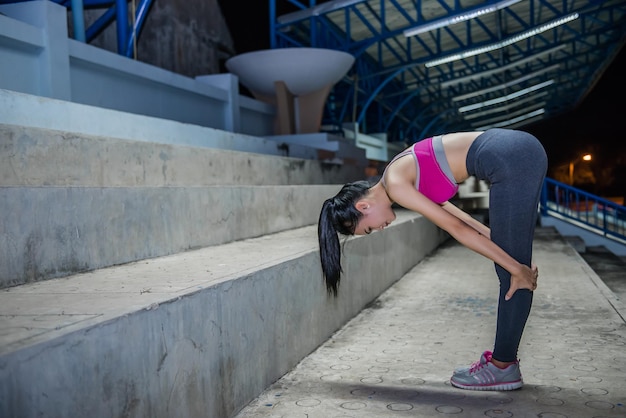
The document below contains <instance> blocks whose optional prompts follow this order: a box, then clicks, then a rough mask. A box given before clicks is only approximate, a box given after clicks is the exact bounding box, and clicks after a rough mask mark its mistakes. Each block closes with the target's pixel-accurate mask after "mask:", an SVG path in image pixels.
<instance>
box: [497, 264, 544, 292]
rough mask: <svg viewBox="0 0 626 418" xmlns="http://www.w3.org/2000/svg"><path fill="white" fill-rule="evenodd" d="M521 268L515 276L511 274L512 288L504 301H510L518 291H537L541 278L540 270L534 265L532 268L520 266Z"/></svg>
mask: <svg viewBox="0 0 626 418" xmlns="http://www.w3.org/2000/svg"><path fill="white" fill-rule="evenodd" d="M520 266H521V268H520V270H519V271H518V272H516V273H515V274H511V286H510V287H509V291H508V292H506V296H505V297H504V300H509V299H511V298H512V297H513V294H514V293H515V292H516V291H517V289H528V290H530V291H531V292H532V291H534V290H535V289H537V278H538V277H539V269H538V268H537V266H536V265H535V264H533V263H531V265H530V267H528V266H526V265H524V264H520Z"/></svg>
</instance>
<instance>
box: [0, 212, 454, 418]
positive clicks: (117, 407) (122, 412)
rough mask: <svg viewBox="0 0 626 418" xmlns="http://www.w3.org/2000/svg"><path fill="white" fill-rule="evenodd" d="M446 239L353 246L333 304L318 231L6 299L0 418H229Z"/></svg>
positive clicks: (432, 234) (0, 312)
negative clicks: (324, 279) (323, 273)
mask: <svg viewBox="0 0 626 418" xmlns="http://www.w3.org/2000/svg"><path fill="white" fill-rule="evenodd" d="M446 238H447V236H446V235H445V234H444V233H442V232H441V231H440V230H439V229H438V228H436V227H435V226H434V225H433V224H432V223H430V222H428V221H427V220H425V219H424V218H422V217H420V216H419V215H416V214H414V213H410V212H398V219H397V221H396V222H395V223H394V224H393V225H392V226H391V227H390V228H388V229H386V230H385V231H384V232H382V233H375V234H372V235H371V236H369V237H354V238H350V239H348V240H347V242H346V243H345V248H344V251H345V253H344V259H343V260H344V261H343V265H344V272H345V276H344V278H343V280H342V284H341V287H340V295H339V298H337V299H332V298H329V297H328V296H327V294H326V291H325V288H324V286H323V283H322V280H321V272H320V268H319V254H318V252H317V236H316V227H315V226H308V227H304V228H299V229H294V230H290V231H285V232H281V233H277V234H273V235H267V236H264V237H260V238H254V239H249V240H244V241H239V242H233V243H230V244H224V245H220V246H216V247H211V248H205V249H201V250H197V251H190V252H186V253H181V254H177V255H173V256H168V257H162V258H158V259H153V260H145V261H142V262H138V263H132V264H129V265H125V266H118V267H111V268H108V269H103V270H98V271H94V272H92V273H86V274H80V275H75V276H71V277H68V278H62V279H54V280H49V281H46V282H42V283H36V284H30V285H24V286H19V287H15V288H11V289H7V290H5V291H3V292H1V293H0V321H1V322H0V335H1V339H0V342H1V344H0V347H1V349H0V350H1V354H0V399H3V402H1V403H0V416H7V417H9V416H11V417H13V416H19V417H35V416H40V415H41V414H44V415H45V416H89V417H90V418H98V417H103V418H104V417H106V418H109V417H112V416H126V417H145V416H150V417H170V416H176V417H180V418H184V417H190V418H192V417H193V418H197V417H199V416H207V417H228V416H233V415H234V413H236V412H237V411H238V410H239V409H241V408H242V407H243V406H244V405H246V404H247V403H248V402H249V401H250V400H252V399H253V398H254V397H256V396H258V394H259V393H261V391H262V390H263V389H264V388H266V387H267V386H269V385H270V384H271V383H272V382H274V381H275V380H277V379H278V378H279V377H280V376H282V375H283V374H285V373H286V372H287V371H289V370H290V369H292V368H293V367H294V366H295V365H296V364H297V363H298V362H299V361H300V360H301V359H302V358H304V357H305V356H306V355H308V354H309V353H310V352H312V351H313V350H314V349H315V348H316V347H318V346H319V345H320V344H321V343H322V342H324V341H325V340H327V339H328V338H329V337H330V336H331V335H332V333H333V332H335V331H336V330H338V329H339V328H340V327H341V326H342V325H343V324H345V323H346V322H347V321H348V320H350V319H351V318H352V317H354V316H355V315H356V314H357V313H358V312H359V311H360V310H361V309H362V308H363V307H364V306H365V305H367V304H368V303H369V302H371V301H372V300H374V299H375V298H376V297H377V296H378V295H380V294H381V293H382V292H383V291H384V290H385V289H387V288H388V287H389V286H390V285H391V284H393V283H394V282H395V281H397V280H398V279H399V278H401V277H402V276H403V275H404V274H405V273H406V272H407V271H408V270H409V269H410V268H412V267H413V266H414V265H415V264H417V263H418V262H419V261H420V260H422V259H423V257H424V256H425V255H427V254H428V253H430V252H431V251H432V250H433V249H435V248H436V247H437V246H438V245H439V244H440V243H441V242H442V241H443V240H445V239H446Z"/></svg>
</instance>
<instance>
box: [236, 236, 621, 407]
mask: <svg viewBox="0 0 626 418" xmlns="http://www.w3.org/2000/svg"><path fill="white" fill-rule="evenodd" d="M534 261H535V262H536V264H537V265H538V266H539V269H540V281H539V288H538V289H537V291H536V292H535V297H534V304H533V308H532V312H531V315H530V318H529V320H528V323H527V327H526V330H525V333H524V336H523V339H522V343H521V346H520V349H519V353H518V355H519V358H520V365H521V370H522V374H523V378H524V382H525V385H524V387H523V388H522V389H520V390H516V391H508V392H506V391H501V392H480V391H465V390H460V389H457V388H454V387H452V386H451V385H450V383H449V378H450V375H451V372H452V370H453V369H454V368H455V367H456V366H459V365H464V364H469V363H471V362H473V361H475V360H477V359H478V357H479V356H480V354H481V353H482V351H484V350H487V349H491V348H492V341H493V335H494V330H495V320H496V294H497V279H496V276H495V273H494V271H493V265H492V264H491V263H490V262H489V261H488V260H486V259H484V258H483V257H481V256H479V255H476V254H475V253H473V252H471V251H470V250H468V249H466V248H464V247H463V246H461V245H459V244H458V243H456V242H454V241H449V242H448V243H447V244H445V245H444V246H442V247H441V248H440V249H438V250H437V251H436V252H435V253H434V254H432V255H431V256H429V257H428V258H426V259H425V260H424V261H422V262H421V263H419V264H418V265H417V266H416V267H415V268H413V269H412V270H411V271H410V272H409V273H408V274H406V275H405V276H404V277H403V278H402V279H401V280H400V281H398V282H397V283H396V284H395V285H394V286H392V287H391V288H389V289H388V290H387V291H386V292H385V293H383V294H382V295H381V296H380V297H379V298H378V299H377V300H376V301H375V302H374V303H373V304H371V305H370V306H369V307H368V308H367V309H365V310H363V311H362V312H361V313H360V314H359V315H358V316H357V317H355V318H354V319H353V320H352V321H351V322H349V323H348V324H347V325H346V326H344V327H343V328H342V329H341V330H340V331H338V332H337V333H336V334H335V335H334V336H333V337H332V338H330V339H329V340H328V341H327V342H325V343H324V344H323V345H321V346H320V347H319V348H318V349H317V350H316V351H314V352H313V353H311V354H310V355H309V356H308V357H306V358H305V359H304V360H303V361H301V362H300V363H299V364H298V366H297V367H295V368H294V369H293V370H292V371H291V372H289V373H287V374H286V375H284V376H283V377H282V378H281V379H280V380H278V381H277V382H275V384H273V385H272V386H271V387H269V388H268V389H267V390H266V391H265V392H263V393H262V394H261V395H260V396H259V397H258V398H256V399H255V400H254V401H253V402H251V403H250V404H249V405H248V406H247V407H246V408H244V409H243V410H242V411H240V413H239V414H238V415H237V418H251V417H273V418H277V417H284V418H287V417H289V418H301V417H309V418H315V417H320V418H321V417H324V418H331V417H332V418H338V417H342V418H347V417H352V418H368V417H377V418H378V417H446V416H450V417H541V418H557V417H558V418H565V417H567V418H579V417H581V418H582V417H594V418H601V417H625V416H626V322H625V320H624V318H625V315H626V309H625V307H624V304H623V303H622V302H621V301H620V299H619V298H618V297H617V296H616V294H615V293H614V292H612V291H611V290H610V289H609V288H608V287H607V285H605V284H604V282H603V281H602V280H601V279H600V277H599V276H598V274H596V272H594V271H593V270H592V269H591V268H590V267H589V265H588V264H587V263H585V261H584V260H583V259H582V257H581V255H580V254H578V253H577V252H576V251H575V250H574V248H573V247H572V246H570V245H569V244H568V243H567V242H566V241H565V240H564V239H563V238H562V237H561V236H560V235H558V233H556V231H555V230H554V229H551V228H540V229H539V230H538V231H537V235H536V240H535V253H534ZM346 280H358V278H347V279H346Z"/></svg>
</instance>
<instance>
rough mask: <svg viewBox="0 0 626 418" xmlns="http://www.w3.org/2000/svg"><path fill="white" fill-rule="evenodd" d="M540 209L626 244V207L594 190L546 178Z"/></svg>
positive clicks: (545, 213) (543, 212) (542, 211)
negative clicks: (590, 190)
mask: <svg viewBox="0 0 626 418" xmlns="http://www.w3.org/2000/svg"><path fill="white" fill-rule="evenodd" d="M540 211H541V214H542V215H543V216H555V217H559V218H561V219H563V220H566V221H568V222H571V223H573V224H576V225H578V226H581V227H584V228H585V229H586V230H588V231H591V232H594V233H596V234H598V235H602V236H603V237H605V238H607V239H612V240H614V241H618V242H621V243H626V207H624V206H622V205H619V204H617V203H615V202H612V201H610V200H607V199H603V198H601V197H598V196H596V195H593V194H591V193H587V192H585V191H583V190H580V189H577V188H575V187H572V186H569V185H567V184H565V183H561V182H558V181H556V180H553V179H551V178H546V180H545V182H544V186H543V190H542V192H541V202H540Z"/></svg>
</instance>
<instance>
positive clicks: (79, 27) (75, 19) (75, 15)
mask: <svg viewBox="0 0 626 418" xmlns="http://www.w3.org/2000/svg"><path fill="white" fill-rule="evenodd" d="M72 23H73V25H74V39H76V40H77V41H80V42H85V16H84V14H83V0H72Z"/></svg>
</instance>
